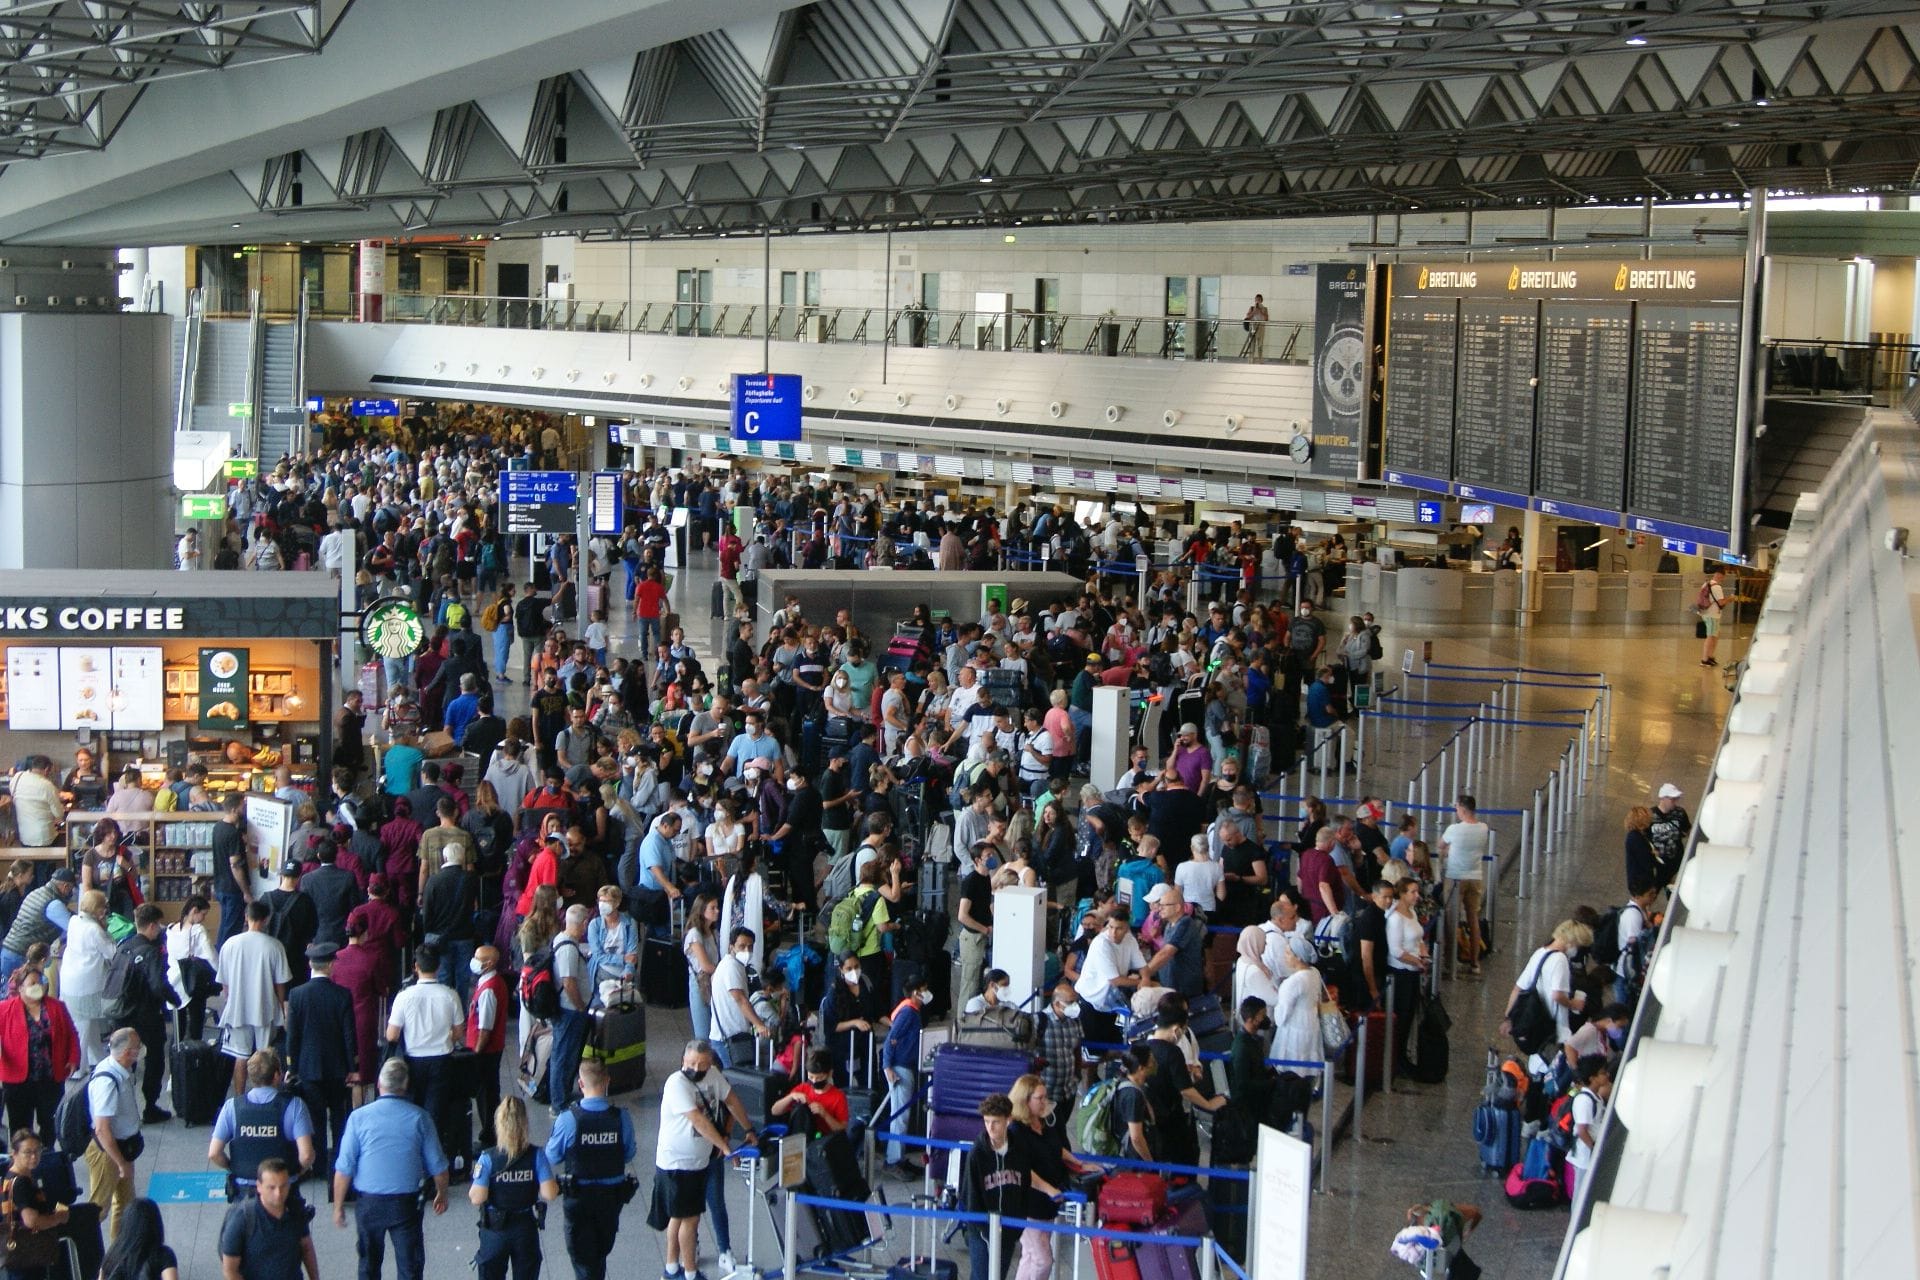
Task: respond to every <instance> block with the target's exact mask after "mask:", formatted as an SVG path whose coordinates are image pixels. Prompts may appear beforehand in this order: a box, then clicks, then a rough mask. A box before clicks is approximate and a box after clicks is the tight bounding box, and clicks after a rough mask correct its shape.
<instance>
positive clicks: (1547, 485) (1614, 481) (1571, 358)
mask: <svg viewBox="0 0 1920 1280" xmlns="http://www.w3.org/2000/svg"><path fill="white" fill-rule="evenodd" d="M1541 311H1542V317H1541V330H1540V412H1539V431H1538V435H1537V438H1536V440H1535V444H1534V447H1535V451H1536V454H1537V457H1536V462H1535V466H1536V474H1535V478H1534V492H1535V493H1537V494H1539V495H1540V496H1541V497H1543V498H1557V499H1559V500H1561V501H1563V502H1579V503H1585V504H1587V505H1588V506H1594V507H1600V508H1602V509H1604V510H1608V511H1624V510H1625V509H1626V493H1627V410H1628V402H1627V387H1628V381H1627V375H1628V372H1629V369H1630V366H1631V364H1632V360H1633V308H1632V307H1631V306H1628V305H1625V304H1622V305H1619V306H1606V305H1602V304H1598V303H1586V302H1549V303H1547V304H1546V305H1545V306H1544V307H1542V308H1541Z"/></svg>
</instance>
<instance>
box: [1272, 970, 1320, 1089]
mask: <svg viewBox="0 0 1920 1280" xmlns="http://www.w3.org/2000/svg"><path fill="white" fill-rule="evenodd" d="M1280 967H1281V968H1282V969H1283V970H1285V972H1286V976H1285V977H1284V978H1282V979H1281V980H1280V991H1279V994H1278V995H1277V996H1276V997H1275V999H1274V1002H1273V1050H1272V1053H1271V1055H1270V1056H1272V1057H1275V1058H1282V1059H1285V1060H1287V1061H1290V1062H1310V1063H1314V1064H1315V1065H1314V1066H1313V1067H1311V1068H1308V1067H1282V1068H1281V1070H1283V1071H1292V1072H1294V1073H1295V1074H1297V1075H1303V1076H1316V1077H1317V1076H1319V1075H1320V1067H1319V1065H1318V1064H1319V1063H1321V1062H1323V1061H1325V1060H1326V1048H1325V1046H1324V1045H1323V1043H1322V1042H1321V1039H1320V1005H1321V1003H1322V1002H1323V1001H1324V1000H1326V998H1327V984H1326V983H1325V982H1323V981H1322V980H1321V978H1320V971H1319V970H1318V969H1316V968H1314V967H1313V966H1312V965H1310V964H1308V963H1307V962H1306V961H1305V960H1302V959H1301V958H1300V957H1299V955H1298V954H1296V953H1295V952H1294V950H1293V949H1292V948H1291V947H1282V948H1280Z"/></svg>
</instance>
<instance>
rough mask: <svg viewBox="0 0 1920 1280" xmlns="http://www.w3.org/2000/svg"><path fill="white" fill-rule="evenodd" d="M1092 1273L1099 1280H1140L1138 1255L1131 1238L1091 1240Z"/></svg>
mask: <svg viewBox="0 0 1920 1280" xmlns="http://www.w3.org/2000/svg"><path fill="white" fill-rule="evenodd" d="M1089 1243H1091V1244H1092V1246H1093V1274H1094V1275H1095V1276H1097V1277H1099V1280H1141V1277H1140V1255H1139V1254H1138V1253H1137V1252H1135V1250H1134V1247H1133V1241H1131V1240H1093V1241H1090V1242H1089Z"/></svg>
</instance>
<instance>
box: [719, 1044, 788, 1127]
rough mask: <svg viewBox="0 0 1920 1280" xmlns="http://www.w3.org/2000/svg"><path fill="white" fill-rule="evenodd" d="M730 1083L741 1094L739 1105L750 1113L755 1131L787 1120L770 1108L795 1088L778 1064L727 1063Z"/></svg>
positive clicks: (748, 1120) (750, 1122)
mask: <svg viewBox="0 0 1920 1280" xmlns="http://www.w3.org/2000/svg"><path fill="white" fill-rule="evenodd" d="M759 1043H762V1044H764V1043H766V1042H765V1041H764V1040H762V1041H759ZM727 1084H728V1085H729V1086H730V1087H731V1088H732V1089H733V1091H734V1093H736V1094H738V1095H739V1097H740V1106H741V1108H742V1109H743V1110H744V1111H745V1112H746V1113H747V1123H748V1124H750V1125H752V1126H753V1129H754V1132H756V1133H758V1132H759V1131H760V1130H762V1129H765V1128H766V1127H767V1126H768V1125H771V1124H781V1123H784V1122H783V1121H781V1119H780V1118H779V1117H778V1116H776V1115H774V1114H773V1112H772V1111H771V1110H770V1109H769V1108H771V1107H772V1106H773V1104H774V1103H776V1102H778V1101H780V1099H782V1098H784V1097H786V1096H787V1094H789V1093H791V1092H792V1091H793V1077H792V1076H789V1075H787V1074H786V1073H785V1072H784V1071H781V1070H779V1069H778V1068H773V1069H768V1068H766V1067H754V1066H746V1067H728V1068H727Z"/></svg>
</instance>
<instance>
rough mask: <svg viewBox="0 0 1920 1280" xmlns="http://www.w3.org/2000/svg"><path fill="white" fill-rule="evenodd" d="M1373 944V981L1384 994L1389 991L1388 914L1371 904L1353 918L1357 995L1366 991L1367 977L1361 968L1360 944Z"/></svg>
mask: <svg viewBox="0 0 1920 1280" xmlns="http://www.w3.org/2000/svg"><path fill="white" fill-rule="evenodd" d="M1363 942H1372V943H1373V979H1374V981H1375V982H1377V983H1379V984H1380V990H1381V992H1382V994H1384V993H1385V992H1386V989H1387V985H1386V984H1387V913H1386V912H1384V911H1382V910H1381V909H1380V908H1379V907H1377V906H1375V905H1374V904H1373V903H1371V902H1369V903H1367V904H1366V905H1365V906H1363V907H1361V908H1360V910H1359V911H1358V912H1357V913H1356V914H1355V915H1354V917H1353V965H1354V978H1355V983H1356V985H1355V988H1354V992H1355V994H1356V995H1359V994H1361V993H1363V992H1364V991H1365V990H1366V982H1367V980H1366V975H1365V972H1364V970H1362V969H1361V968H1360V965H1361V963H1362V961H1361V958H1360V944H1361V943H1363Z"/></svg>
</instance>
